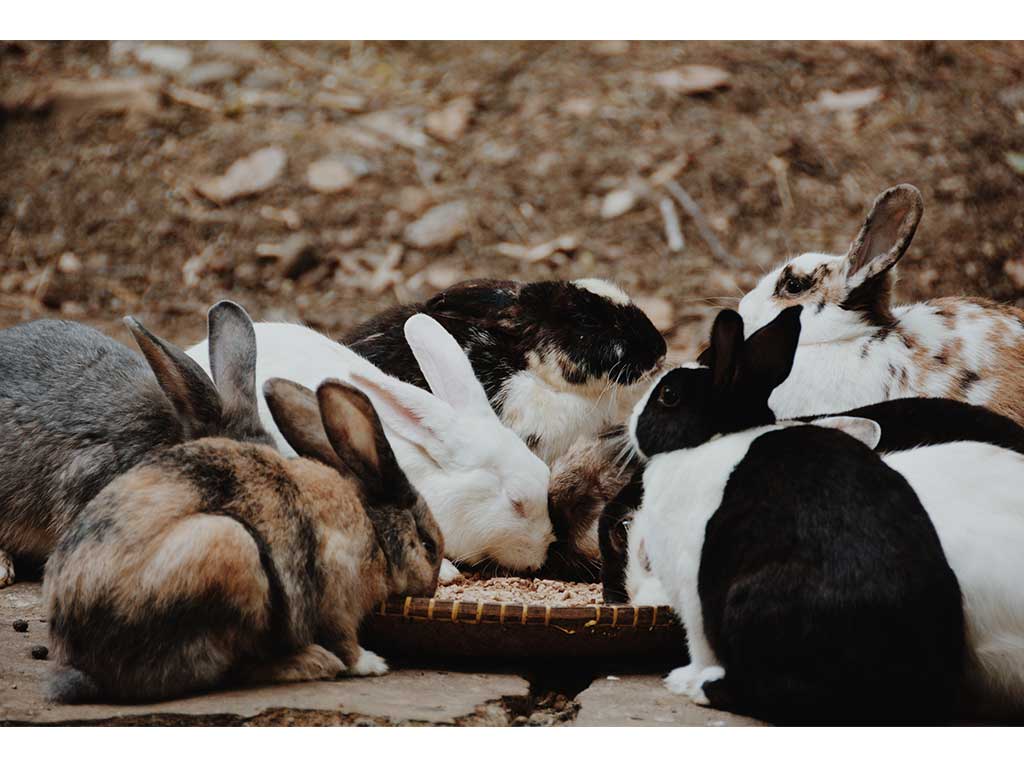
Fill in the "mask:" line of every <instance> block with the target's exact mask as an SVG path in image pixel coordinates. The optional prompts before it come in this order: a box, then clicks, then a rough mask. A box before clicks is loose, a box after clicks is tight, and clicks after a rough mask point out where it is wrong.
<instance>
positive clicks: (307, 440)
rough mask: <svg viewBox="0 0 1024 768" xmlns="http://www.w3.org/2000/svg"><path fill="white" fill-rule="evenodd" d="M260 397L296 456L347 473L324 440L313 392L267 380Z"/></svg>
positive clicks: (325, 439)
mask: <svg viewBox="0 0 1024 768" xmlns="http://www.w3.org/2000/svg"><path fill="white" fill-rule="evenodd" d="M263 397H264V398H265V399H266V401H267V407H268V408H269V409H270V415H271V416H273V417H274V423H275V424H277V428H278V429H279V430H281V434H282V435H284V439H285V440H287V441H288V445H290V446H291V447H292V448H293V449H294V450H295V452H296V453H297V454H299V456H303V457H305V458H309V459H316V460H317V461H319V462H322V463H324V464H327V465H328V466H330V467H334V468H335V469H339V470H342V471H344V472H346V473H347V472H348V468H347V467H346V466H344V465H343V464H342V463H341V462H340V461H339V459H338V455H337V454H336V453H335V452H334V448H333V447H332V446H331V443H330V441H329V440H328V439H327V432H326V431H325V430H324V425H323V420H322V419H321V418H320V404H319V402H318V401H317V397H316V393H315V392H313V390H311V389H307V388H306V387H304V386H302V385H301V384H296V383H295V382H294V381H289V380H288V379H267V381H266V382H265V383H264V384H263Z"/></svg>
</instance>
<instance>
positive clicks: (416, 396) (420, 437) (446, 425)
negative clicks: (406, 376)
mask: <svg viewBox="0 0 1024 768" xmlns="http://www.w3.org/2000/svg"><path fill="white" fill-rule="evenodd" d="M350 378H351V380H352V383H353V384H355V385H356V386H357V387H359V389H361V390H362V391H363V392H365V393H366V394H367V395H368V396H369V397H370V400H371V401H372V402H373V405H374V408H375V409H376V411H377V415H378V416H379V418H380V420H381V421H382V422H383V423H384V424H385V425H387V428H388V429H389V430H391V432H393V433H394V434H396V435H399V436H400V437H402V438H404V439H406V440H408V441H409V442H410V443H412V444H413V445H416V446H418V447H419V448H421V449H423V450H424V451H425V452H426V453H427V454H428V455H429V456H431V457H432V458H433V459H434V460H435V461H440V460H441V459H442V458H444V457H445V455H446V450H445V442H444V434H445V433H446V432H447V431H448V430H449V429H450V428H451V424H452V423H453V422H454V421H455V411H454V410H453V409H452V407H451V406H450V405H448V403H445V402H443V401H442V400H440V399H439V398H437V397H434V396H433V395H432V394H430V393H429V392H426V391H425V390H422V389H420V388H419V387H416V386H413V385H412V384H406V383H405V382H404V381H399V380H398V379H395V378H393V377H391V376H388V375H386V374H384V373H379V372H378V373H377V374H370V373H367V372H362V373H355V372H353V373H352V374H350Z"/></svg>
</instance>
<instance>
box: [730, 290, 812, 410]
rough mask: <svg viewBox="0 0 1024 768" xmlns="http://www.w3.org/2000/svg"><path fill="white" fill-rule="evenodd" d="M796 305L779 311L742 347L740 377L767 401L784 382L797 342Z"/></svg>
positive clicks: (798, 310) (797, 307)
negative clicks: (773, 391)
mask: <svg viewBox="0 0 1024 768" xmlns="http://www.w3.org/2000/svg"><path fill="white" fill-rule="evenodd" d="M802 309H803V307H802V306H800V305H799V304H797V305H795V306H792V307H787V308H786V309H784V310H782V311H781V312H780V313H779V314H778V315H777V316H776V318H775V319H774V320H772V321H771V322H770V323H768V324H767V325H765V326H764V327H763V328H759V329H758V330H757V331H755V332H754V333H752V334H751V335H750V338H749V339H747V341H746V343H745V344H744V346H743V362H742V366H741V369H742V370H741V374H740V378H741V379H742V380H743V385H744V386H746V387H753V388H754V389H755V391H757V392H758V393H763V394H764V396H765V397H766V398H767V396H768V395H770V394H771V393H772V390H774V389H775V388H776V387H777V386H779V385H780V384H781V383H782V382H784V381H785V380H786V378H787V377H788V376H789V373H790V371H791V370H792V369H793V358H794V357H796V348H797V345H798V344H799V343H800V312H801V310H802Z"/></svg>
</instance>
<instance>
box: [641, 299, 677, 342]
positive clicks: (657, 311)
mask: <svg viewBox="0 0 1024 768" xmlns="http://www.w3.org/2000/svg"><path fill="white" fill-rule="evenodd" d="M633 303H634V304H636V305H637V306H638V307H639V308H640V309H641V311H642V312H643V313H644V314H645V315H647V317H648V319H650V321H651V322H652V323H654V327H655V328H657V329H658V330H659V331H661V332H662V333H665V331H667V330H668V329H669V328H671V327H672V325H673V323H675V308H674V307H673V306H672V303H671V302H670V301H668V300H667V299H663V298H661V297H660V296H637V297H636V298H635V299H634V301H633Z"/></svg>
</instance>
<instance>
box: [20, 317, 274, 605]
mask: <svg viewBox="0 0 1024 768" xmlns="http://www.w3.org/2000/svg"><path fill="white" fill-rule="evenodd" d="M125 322H126V323H127V325H128V329H129V330H130V331H131V332H132V335H133V336H134V338H135V342H136V344H138V346H139V349H140V350H141V351H142V355H140V354H138V353H137V352H134V351H132V350H130V349H128V347H126V346H124V345H123V344H121V343H119V342H117V341H114V340H113V339H111V338H108V337H107V336H104V335H103V334H102V333H100V332H99V331H97V330H95V329H93V328H90V327H89V326H86V325H82V324H80V323H73V322H68V321H65V320H37V321H35V322H31V323H25V324H23V325H18V326H15V327H13V328H8V329H6V330H3V331H0V467H2V471H0V587H4V586H6V585H7V584H9V583H11V582H12V581H13V580H14V562H15V561H17V562H18V563H19V566H20V564H22V563H26V564H29V565H36V566H38V565H41V564H42V563H43V562H45V560H46V558H47V556H48V555H49V554H50V552H51V550H52V549H53V547H54V545H55V544H56V541H57V538H58V537H59V536H60V534H61V533H62V532H63V531H64V530H66V529H67V528H68V527H69V526H70V525H71V524H72V523H73V522H74V520H75V518H76V517H77V515H78V514H79V513H80V512H81V511H82V509H83V508H84V507H85V505H86V504H88V503H89V501H90V500H91V499H92V498H93V497H94V496H96V494H97V493H99V492H100V490H101V489H102V488H103V487H104V486H105V485H106V484H107V483H109V482H110V481H111V480H113V479H114V478H115V477H117V476H118V475H120V474H122V473H123V472H126V471H127V470H129V469H130V468H131V467H133V466H135V465H136V464H137V463H138V462H139V461H141V460H142V459H143V458H144V457H146V456H148V455H150V454H151V453H153V452H154V451H157V450H160V449H163V448H167V447H169V446H171V445H176V444H178V443H182V442H184V441H186V440H194V439H196V438H199V437H213V436H221V437H229V438H233V439H237V440H246V441H254V442H260V443H266V444H267V445H272V444H273V443H272V441H271V438H270V436H269V435H268V434H267V433H266V432H265V431H264V430H263V428H262V427H261V426H260V421H259V418H258V416H257V415H256V413H255V412H250V411H249V410H248V409H247V408H246V407H245V405H244V404H245V402H246V400H247V398H251V397H252V396H253V393H252V387H253V386H254V385H253V384H252V383H251V382H252V378H253V370H254V368H255V365H256V337H255V334H254V333H253V327H252V321H250V320H249V316H248V315H247V314H246V313H245V310H244V309H242V308H241V307H240V306H238V305H237V304H234V303H232V302H230V301H222V302H220V303H218V304H216V305H214V306H213V307H212V308H211V309H210V312H209V318H208V323H209V332H210V338H211V339H212V340H213V344H212V346H213V350H214V353H213V365H212V367H211V373H212V380H211V377H210V376H208V375H207V374H205V373H204V372H203V370H202V369H201V368H200V367H199V366H198V365H197V364H196V363H194V362H193V361H192V360H191V359H189V358H188V357H187V356H186V355H185V353H184V352H182V351H181V350H180V349H178V348H177V347H175V346H174V345H173V344H170V343H168V342H167V341H164V340H163V339H160V338H159V337H157V336H155V335H154V334H152V333H150V332H149V331H147V330H146V329H145V328H144V327H143V326H142V324H141V323H139V322H138V321H137V320H135V319H134V318H126V320H125ZM214 382H216V383H214Z"/></svg>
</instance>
